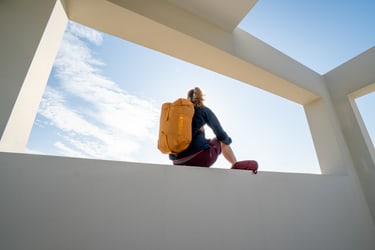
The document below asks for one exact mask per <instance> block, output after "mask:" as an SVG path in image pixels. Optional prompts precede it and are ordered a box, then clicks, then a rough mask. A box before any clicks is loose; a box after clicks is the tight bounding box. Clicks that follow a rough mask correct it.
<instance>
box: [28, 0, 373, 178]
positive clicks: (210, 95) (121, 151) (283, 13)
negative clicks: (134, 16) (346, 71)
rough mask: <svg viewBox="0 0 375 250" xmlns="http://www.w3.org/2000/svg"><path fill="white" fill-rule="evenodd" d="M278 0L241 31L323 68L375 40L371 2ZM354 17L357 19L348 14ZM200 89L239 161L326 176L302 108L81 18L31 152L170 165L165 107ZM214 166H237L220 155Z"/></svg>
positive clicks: (63, 53) (256, 11)
mask: <svg viewBox="0 0 375 250" xmlns="http://www.w3.org/2000/svg"><path fill="white" fill-rule="evenodd" d="M279 2H280V1H262V0H260V1H258V4H257V5H256V6H255V7H254V8H253V10H252V11H251V12H250V13H249V15H248V16H247V17H246V18H245V19H244V20H243V21H242V23H241V24H240V28H242V29H245V30H246V31H248V32H249V33H251V34H252V35H254V36H256V37H258V38H259V39H260V40H263V41H265V42H267V43H268V44H270V45H271V46H273V47H275V48H277V49H279V50H281V51H282V52H283V53H285V54H287V55H289V56H291V57H293V58H294V59H295V60H297V61H300V62H301V63H303V64H305V65H306V66H308V67H310V68H312V69H313V70H315V71H317V72H319V73H325V72H327V71H329V70H331V69H332V68H334V67H336V66H338V65H340V64H341V63H342V62H344V61H346V60H347V59H350V58H352V57H353V56H356V55H357V54H359V53H361V52H363V51H365V50H367V49H368V48H370V47H372V46H373V45H374V44H375V36H374V32H373V30H374V29H373V28H374V24H375V21H374V18H373V17H372V15H370V14H371V13H374V10H375V8H374V7H375V5H374V4H373V3H372V1H356V2H355V3H352V4H349V3H346V2H345V3H342V2H341V1H340V2H339V1H329V3H326V2H327V1H311V2H313V3H309V4H310V5H307V3H305V1H304V3H300V2H301V1H283V3H282V4H281V3H279ZM362 4H363V5H362ZM322 6H326V7H325V8H322ZM322 9H323V11H322ZM348 14H350V15H351V16H353V17H354V18H351V20H347V19H348V18H347V17H348ZM355 17H356V18H355ZM359 28H361V29H362V30H361V31H359V30H358V29H359ZM371 28H372V29H371ZM370 29H371V32H370ZM362 32H364V33H363V34H362ZM342 41H345V42H342ZM195 86H199V87H201V88H202V89H203V91H204V92H205V93H206V105H207V106H209V107H210V108H211V109H212V110H213V111H214V112H215V113H216V115H217V116H218V118H219V119H220V121H221V124H222V126H223V127H224V129H225V130H226V132H227V133H228V134H229V135H230V136H231V137H232V139H233V144H232V147H233V149H234V151H235V154H236V156H237V158H238V159H239V160H242V159H255V160H257V161H258V162H259V163H260V167H261V170H263V171H279V172H304V173H319V172H320V170H319V166H318V161H317V157H316V154H315V150H314V146H313V143H312V139H311V135H310V132H309V128H308V125H307V121H306V117H305V114H304V111H303V107H302V106H300V105H298V104H296V103H293V102H290V101H288V100H285V99H283V98H281V97H278V96H275V95H273V94H270V93H267V92H265V91H262V90H259V89H257V88H254V87H252V86H249V85H247V84H244V83H241V82H238V81H236V80H233V79H230V78H228V77H225V76H222V75H219V74H216V73H214V72H211V71H208V70H205V69H203V68H200V67H197V66H194V65H192V64H189V63H186V62H184V61H181V60H179V59H175V58H172V57H170V56H167V55H164V54H162V53H159V52H156V51H153V50H150V49H147V48H144V47H141V46H139V45H136V44H133V43H130V42H128V41H124V40H121V39H118V38H115V37H112V36H110V35H108V34H104V33H100V32H98V31H95V30H92V29H89V28H87V27H84V26H81V25H79V24H76V23H73V22H70V23H69V25H68V27H67V30H66V32H65V35H64V39H63V41H62V44H61V48H60V50H59V53H58V55H57V57H56V60H55V63H54V67H53V70H52V72H51V75H50V78H49V80H48V86H47V88H46V91H45V94H44V96H43V98H42V101H41V104H40V107H39V111H38V114H37V117H36V120H35V123H34V126H33V129H32V132H31V135H30V139H29V142H28V145H27V150H28V152H31V153H40V154H50V155H61V156H73V157H84V158H94V159H109V160H120V161H135V162H147V163H161V164H171V163H170V161H169V160H168V157H167V156H166V155H163V154H161V153H160V152H159V151H158V150H157V147H156V141H157V135H158V127H159V124H158V123H159V112H160V106H161V104H162V103H163V102H166V101H173V100H174V99H176V98H179V97H185V96H186V93H187V91H188V90H189V89H191V88H193V87H195ZM374 99H375V98H374V96H373V94H370V95H367V96H365V97H362V98H359V100H358V105H359V107H360V109H361V111H362V110H364V111H363V112H364V114H366V115H364V118H366V117H367V118H366V119H365V122H366V124H369V125H368V127H369V133H370V134H372V135H374V129H373V127H375V122H374V120H373V118H371V117H373V115H371V114H372V113H371V112H372V111H370V108H369V107H371V106H374V104H375V100H374ZM370 128H371V129H370ZM211 136H213V135H212V134H211ZM373 138H374V137H373ZM214 167H217V168H229V167H230V166H229V164H228V163H226V162H225V160H224V159H223V157H221V158H220V159H219V160H218V162H217V163H216V164H215V165H214Z"/></svg>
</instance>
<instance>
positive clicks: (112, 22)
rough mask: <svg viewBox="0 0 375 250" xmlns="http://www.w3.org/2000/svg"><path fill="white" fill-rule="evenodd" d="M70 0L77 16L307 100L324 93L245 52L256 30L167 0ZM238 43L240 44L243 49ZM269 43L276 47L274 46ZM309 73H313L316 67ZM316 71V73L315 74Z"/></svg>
mask: <svg viewBox="0 0 375 250" xmlns="http://www.w3.org/2000/svg"><path fill="white" fill-rule="evenodd" d="M67 2H68V4H67V6H68V15H69V18H70V19H71V20H73V21H76V22H79V23H82V24H84V25H87V26H90V27H93V28H96V29H99V30H101V31H103V32H106V33H109V34H112V35H115V36H117V37H120V38H123V39H126V40H128V41H131V42H134V43H137V44H140V45H143V46H145V47H148V48H151V49H154V50H157V51H160V52H162V53H165V54H168V55H171V56H174V57H176V58H180V59H182V60H185V61H188V62H191V63H194V64H195V65H198V66H201V67H204V68H207V69H210V70H213V71H215V72H217V73H220V74H223V75H226V76H229V77H232V78H234V79H237V80H239V81H242V82H245V83H248V84H251V85H253V86H256V87H259V88H261V89H264V90H266V91H269V92H271V93H274V94H276V95H279V96H282V97H284V98H287V99H289V100H292V101H295V102H297V103H300V104H308V103H311V102H312V101H314V100H317V99H318V98H319V94H318V93H316V91H315V89H314V88H315V87H312V88H310V87H308V84H306V85H305V84H300V83H301V82H304V81H303V80H302V79H301V81H296V82H293V81H291V80H289V79H286V78H284V77H282V76H280V75H279V74H277V73H274V72H273V69H270V68H268V67H263V66H264V65H257V64H256V62H254V61H251V57H249V56H246V54H248V53H251V51H254V47H253V45H254V43H255V42H258V41H257V40H254V39H253V38H251V36H245V34H243V33H242V34H240V35H239V32H236V33H235V34H234V33H228V32H225V31H224V30H222V29H220V28H218V27H217V26H215V25H213V24H212V23H209V22H207V21H206V20H204V19H201V18H199V17H196V16H193V15H192V14H191V13H189V12H187V11H184V10H182V9H180V8H176V7H175V6H173V5H170V4H167V3H166V2H165V1H162V2H163V3H164V4H161V5H159V4H155V6H151V7H152V8H151V7H150V6H148V5H145V4H144V5H142V4H138V5H136V6H135V7H134V5H128V4H126V3H127V1H116V3H117V4H119V5H117V4H113V3H111V2H108V1H99V0H96V1H84V0H80V1H77V0H75V1H67ZM146 2H147V1H146ZM159 2H160V1H158V3H159ZM132 3H133V1H132ZM141 3H145V2H144V1H143V2H141ZM139 5H140V6H139ZM119 6H121V7H122V8H119ZM163 13H164V14H166V13H168V15H164V14H163ZM176 17H178V18H176ZM119 24H121V25H119ZM244 36H245V37H244ZM244 39H246V40H244ZM241 42H242V43H241ZM238 44H241V49H240V50H238ZM267 49H268V50H274V49H272V48H271V47H267ZM274 51H276V50H274ZM268 55H277V57H275V58H273V57H269V58H267V60H268V61H269V62H273V61H277V62H278V65H280V63H281V61H280V60H279V59H280V58H282V59H285V60H286V61H282V62H283V63H286V64H287V65H288V66H287V67H292V68H291V69H290V71H293V67H296V66H297V67H298V68H296V69H295V71H296V72H297V71H298V69H300V68H303V66H302V65H300V64H298V63H296V62H293V63H289V61H292V60H291V59H290V58H288V57H287V56H285V55H282V54H281V53H279V52H278V53H268ZM265 66H266V65H265ZM274 68H277V67H274ZM310 74H312V75H313V74H314V73H313V72H312V71H311V72H310ZM316 76H317V74H315V76H314V77H316ZM315 85H319V84H315Z"/></svg>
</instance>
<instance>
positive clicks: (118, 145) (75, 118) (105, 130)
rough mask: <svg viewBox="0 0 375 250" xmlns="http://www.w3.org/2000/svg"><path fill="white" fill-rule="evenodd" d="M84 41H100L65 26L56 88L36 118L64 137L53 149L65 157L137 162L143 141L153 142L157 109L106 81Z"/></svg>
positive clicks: (93, 33)
mask: <svg viewBox="0 0 375 250" xmlns="http://www.w3.org/2000/svg"><path fill="white" fill-rule="evenodd" d="M82 38H85V39H87V41H89V42H91V43H94V44H96V45H100V44H101V43H102V40H103V37H102V35H101V34H100V33H98V32H96V31H94V30H91V29H88V28H85V27H82V26H79V25H77V24H74V23H70V24H69V27H68V29H67V32H66V33H65V36H64V39H63V41H62V45H61V48H60V50H59V53H58V56H57V58H56V60H55V64H54V69H55V71H54V72H55V73H56V75H55V76H56V77H57V79H59V86H58V87H51V86H49V87H48V88H47V89H46V92H45V94H44V96H43V99H42V103H41V105H40V110H39V114H40V115H42V116H43V117H45V118H46V119H48V120H49V121H50V123H51V124H52V126H54V127H56V128H58V129H59V130H61V131H62V135H63V136H62V139H63V141H58V142H55V143H54V146H55V147H56V148H57V149H58V150H59V151H60V152H61V154H63V155H67V156H78V157H90V158H103V159H116V160H121V159H123V160H136V159H133V154H135V153H136V152H137V151H139V150H140V149H141V148H142V147H141V144H142V141H144V140H156V135H155V132H151V130H154V131H155V127H156V125H157V118H158V109H156V108H155V107H154V106H153V105H152V104H151V103H150V102H149V101H147V100H143V99H140V98H138V97H137V96H133V95H130V94H128V93H127V92H126V91H125V90H123V89H121V87H120V86H119V85H118V84H117V83H116V82H113V81H111V80H109V79H108V78H107V77H106V76H104V75H103V74H102V73H101V68H100V67H101V66H102V65H104V64H103V62H101V61H100V60H98V59H96V58H95V57H94V56H93V53H92V51H91V50H90V48H89V46H88V45H87V42H84V41H83V40H82ZM77 98H78V100H80V101H78V102H73V101H71V100H77Z"/></svg>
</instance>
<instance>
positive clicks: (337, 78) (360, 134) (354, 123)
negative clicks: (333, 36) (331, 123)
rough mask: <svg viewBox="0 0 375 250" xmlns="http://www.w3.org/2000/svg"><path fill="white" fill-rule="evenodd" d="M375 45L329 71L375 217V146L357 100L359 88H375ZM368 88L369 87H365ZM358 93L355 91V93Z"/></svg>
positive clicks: (357, 172)
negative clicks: (365, 127)
mask: <svg viewBox="0 0 375 250" xmlns="http://www.w3.org/2000/svg"><path fill="white" fill-rule="evenodd" d="M374 67H375V47H373V48H372V49H369V50H368V51H366V52H365V53H363V54H361V55H359V56H357V57H356V58H354V59H352V60H350V61H349V62H347V63H345V64H343V65H341V66H340V67H338V68H336V69H335V70H332V71H331V72H329V73H327V74H326V75H325V79H326V81H327V87H328V89H329V91H330V95H331V100H332V102H333V103H334V107H335V110H336V113H337V115H338V117H339V124H340V127H339V130H340V131H342V133H343V135H344V138H345V141H344V142H343V144H346V145H348V155H350V156H351V158H352V161H353V166H354V169H355V174H354V175H355V176H357V175H358V177H359V180H360V183H361V186H362V188H363V190H364V194H365V196H366V198H367V202H368V204H369V206H370V209H371V210H372V214H373V217H374V218H375V195H374V190H375V163H374V147H373V145H369V143H368V141H369V138H368V133H367V131H366V130H364V126H363V125H362V123H363V122H362V120H361V118H360V115H359V114H358V108H357V107H356V104H355V103H354V99H353V98H355V97H358V95H357V94H355V93H356V92H362V94H365V93H363V91H367V92H371V91H375V84H374V83H375V71H374ZM363 89H365V90H363ZM353 93H354V94H353Z"/></svg>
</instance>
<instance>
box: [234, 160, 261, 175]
mask: <svg viewBox="0 0 375 250" xmlns="http://www.w3.org/2000/svg"><path fill="white" fill-rule="evenodd" d="M232 169H242V170H251V171H253V174H257V173H258V162H256V161H238V162H236V163H234V164H233V166H232Z"/></svg>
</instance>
